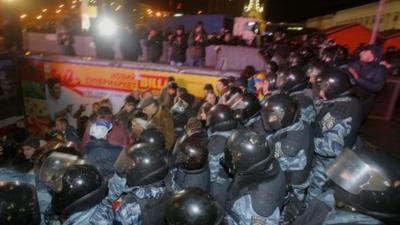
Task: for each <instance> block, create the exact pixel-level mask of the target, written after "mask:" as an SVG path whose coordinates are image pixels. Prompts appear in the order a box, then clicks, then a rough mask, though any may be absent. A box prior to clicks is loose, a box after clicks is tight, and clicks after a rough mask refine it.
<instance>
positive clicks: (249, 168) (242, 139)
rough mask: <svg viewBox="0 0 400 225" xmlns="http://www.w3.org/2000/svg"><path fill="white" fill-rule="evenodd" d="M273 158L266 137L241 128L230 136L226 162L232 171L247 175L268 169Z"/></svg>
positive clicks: (226, 149)
mask: <svg viewBox="0 0 400 225" xmlns="http://www.w3.org/2000/svg"><path fill="white" fill-rule="evenodd" d="M272 159H273V154H272V151H271V150H270V149H269V148H268V145H267V144H266V141H265V140H264V138H263V137H262V136H261V135H259V134H257V133H256V132H254V131H251V130H246V129H241V130H238V131H236V132H235V133H233V135H232V136H230V137H229V139H228V141H227V143H226V147H225V152H224V163H225V165H226V166H227V167H228V168H229V169H230V170H231V173H234V174H239V175H247V174H252V173H256V172H260V171H262V170H265V171H266V170H267V169H268V168H269V167H270V165H271V163H272Z"/></svg>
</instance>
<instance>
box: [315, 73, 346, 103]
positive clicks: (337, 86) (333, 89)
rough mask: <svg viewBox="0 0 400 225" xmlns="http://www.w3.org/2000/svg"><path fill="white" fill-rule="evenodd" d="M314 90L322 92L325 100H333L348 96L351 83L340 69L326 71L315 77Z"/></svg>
mask: <svg viewBox="0 0 400 225" xmlns="http://www.w3.org/2000/svg"><path fill="white" fill-rule="evenodd" d="M315 85H316V89H317V90H318V92H320V91H323V92H324V95H325V98H326V99H328V100H329V99H334V98H337V97H341V96H345V95H348V94H349V91H350V89H351V83H350V79H349V75H348V74H347V73H346V72H344V71H342V70H340V69H333V68H332V69H328V70H325V71H323V72H322V73H321V75H319V76H317V79H316V84H315Z"/></svg>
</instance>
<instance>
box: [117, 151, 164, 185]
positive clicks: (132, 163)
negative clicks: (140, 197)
mask: <svg viewBox="0 0 400 225" xmlns="http://www.w3.org/2000/svg"><path fill="white" fill-rule="evenodd" d="M114 167H115V169H116V170H117V172H118V173H120V174H121V175H125V176H126V180H127V185H128V186H129V187H134V186H145V185H149V184H154V183H157V182H159V181H161V180H163V179H164V178H165V176H166V175H167V173H168V159H167V156H166V154H165V153H164V151H161V150H160V149H158V148H157V147H156V146H154V145H151V144H144V143H140V144H135V145H134V146H133V147H132V148H129V149H125V150H124V151H122V152H121V153H120V155H119V157H118V159H117V160H116V162H115V164H114Z"/></svg>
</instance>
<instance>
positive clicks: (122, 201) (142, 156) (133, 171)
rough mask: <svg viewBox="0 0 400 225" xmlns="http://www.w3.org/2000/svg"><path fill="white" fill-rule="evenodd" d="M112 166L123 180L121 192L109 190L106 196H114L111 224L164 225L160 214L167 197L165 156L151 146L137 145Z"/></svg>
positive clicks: (166, 164) (168, 194) (124, 153)
mask: <svg viewBox="0 0 400 225" xmlns="http://www.w3.org/2000/svg"><path fill="white" fill-rule="evenodd" d="M114 166H115V168H116V170H117V171H118V174H119V176H121V177H123V178H124V179H126V184H125V185H124V188H123V189H122V190H121V189H110V193H109V196H112V197H115V196H117V197H116V198H117V199H116V200H114V205H115V204H116V205H117V206H118V207H114V210H113V211H114V212H113V213H114V214H115V221H117V222H119V223H122V224H130V225H134V224H143V225H153V224H160V225H162V224H164V218H163V215H164V210H165V206H166V203H167V200H168V198H169V197H170V195H171V193H170V191H169V189H168V188H167V187H166V184H165V177H166V175H167V174H168V159H167V156H166V154H164V153H163V152H162V150H160V149H158V148H157V147H155V146H154V145H151V144H144V143H139V144H135V145H134V146H133V147H132V148H130V149H126V151H124V152H122V153H121V155H120V156H119V157H118V159H117V161H116V163H115V165H114ZM114 181H115V179H113V178H112V179H111V180H110V182H114Z"/></svg>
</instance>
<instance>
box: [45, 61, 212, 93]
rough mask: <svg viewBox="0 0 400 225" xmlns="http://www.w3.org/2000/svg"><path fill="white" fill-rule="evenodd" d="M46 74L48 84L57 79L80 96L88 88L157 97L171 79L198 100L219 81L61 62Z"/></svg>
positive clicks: (49, 65) (49, 66) (47, 67)
mask: <svg viewBox="0 0 400 225" xmlns="http://www.w3.org/2000/svg"><path fill="white" fill-rule="evenodd" d="M44 73H45V79H46V80H47V79H48V78H50V77H58V78H59V79H60V80H61V82H62V84H63V86H66V87H68V88H70V89H75V90H76V91H77V92H79V91H78V90H77V87H88V88H100V89H109V90H114V91H126V92H131V91H133V90H150V91H152V92H153V93H158V92H159V91H160V90H161V88H162V87H164V86H165V85H166V83H167V80H168V77H169V76H172V77H174V78H175V80H176V82H177V83H178V85H179V86H181V87H185V88H186V89H187V90H188V91H189V92H190V93H191V94H193V95H195V96H197V97H201V96H203V87H204V85H205V84H207V83H210V84H212V85H215V84H216V83H217V81H218V79H219V78H218V77H215V76H207V75H194V74H184V73H173V72H162V71H152V70H141V69H140V70H138V69H128V68H118V67H104V66H93V65H84V64H72V63H59V62H46V63H44Z"/></svg>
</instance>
